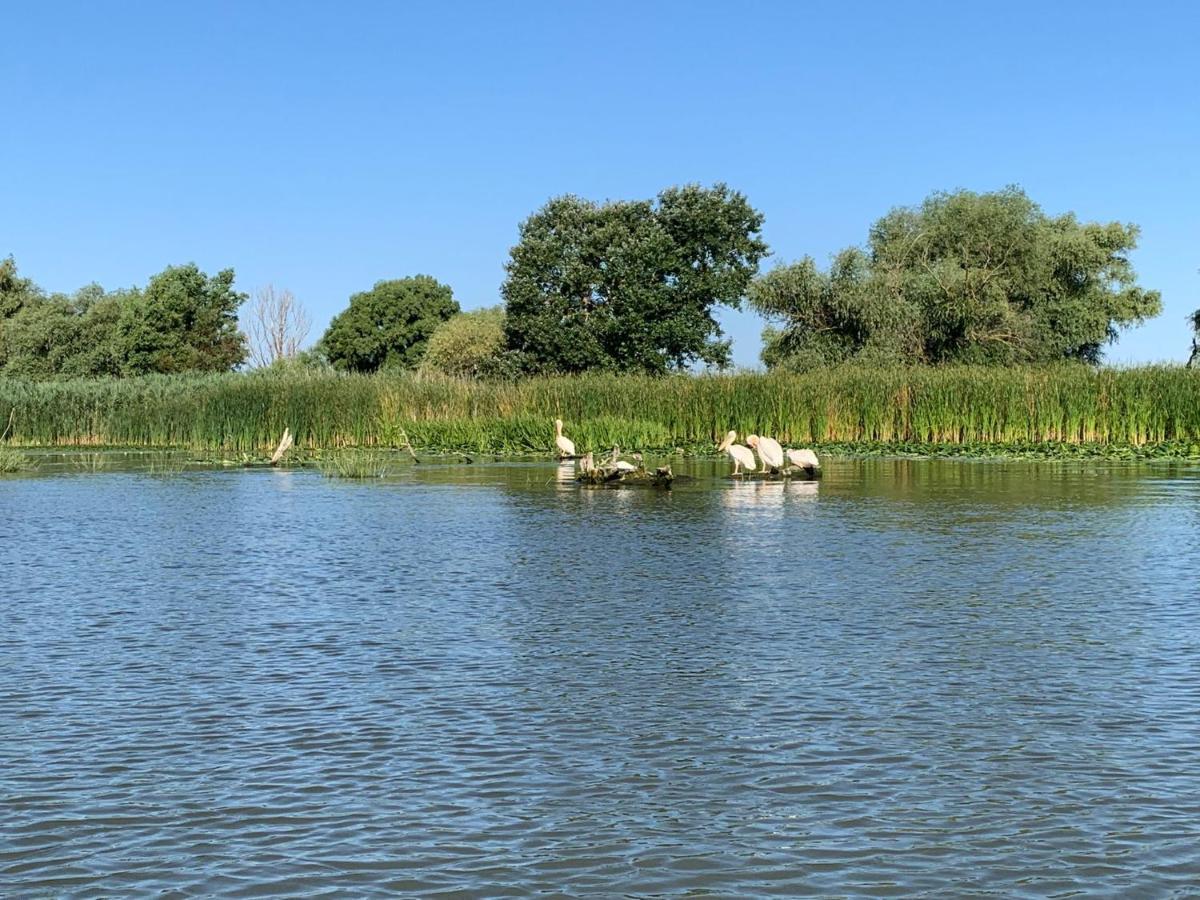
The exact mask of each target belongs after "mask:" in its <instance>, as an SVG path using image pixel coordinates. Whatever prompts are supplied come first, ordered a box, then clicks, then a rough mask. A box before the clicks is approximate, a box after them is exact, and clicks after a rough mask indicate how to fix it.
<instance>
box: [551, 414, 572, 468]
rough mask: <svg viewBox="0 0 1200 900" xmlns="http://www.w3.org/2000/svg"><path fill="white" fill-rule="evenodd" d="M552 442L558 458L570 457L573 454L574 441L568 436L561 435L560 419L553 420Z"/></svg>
mask: <svg viewBox="0 0 1200 900" xmlns="http://www.w3.org/2000/svg"><path fill="white" fill-rule="evenodd" d="M554 444H555V446H556V447H558V458H559V459H571V458H572V457H574V456H575V442H574V441H573V440H571V439H570V438H569V437H563V433H562V419H555V420H554Z"/></svg>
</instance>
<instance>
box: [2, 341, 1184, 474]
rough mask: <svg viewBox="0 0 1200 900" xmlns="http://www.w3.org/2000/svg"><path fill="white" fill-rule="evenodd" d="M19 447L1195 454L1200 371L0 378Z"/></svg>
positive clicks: (1061, 368)
mask: <svg viewBox="0 0 1200 900" xmlns="http://www.w3.org/2000/svg"><path fill="white" fill-rule="evenodd" d="M9 410H11V411H12V413H11V422H12V424H11V427H10V429H9V435H8V438H7V440H6V442H5V443H6V445H7V446H8V447H9V448H10V449H11V448H16V447H27V448H30V447H91V448H95V447H142V448H163V449H167V448H177V449H187V450H191V451H194V452H198V453H200V452H209V453H213V452H223V453H240V454H256V455H260V454H263V455H269V454H270V452H271V450H272V449H274V447H275V446H276V444H277V443H278V442H279V439H280V435H281V434H282V433H283V431H284V429H285V428H288V429H291V433H292V434H293V435H294V436H295V442H296V447H297V449H298V450H300V451H314V450H333V449H338V448H363V449H372V448H373V449H388V448H393V449H399V448H405V447H409V446H411V447H413V448H416V449H417V450H418V451H423V452H426V453H429V452H433V453H470V454H482V455H491V456H504V457H529V456H543V457H549V456H551V455H552V454H553V452H554V431H553V425H552V423H553V420H554V418H555V417H561V418H562V419H563V420H564V421H565V422H566V431H567V433H568V434H569V435H570V436H571V438H572V439H573V440H574V441H575V442H576V444H577V446H579V447H581V448H584V449H591V450H601V449H605V448H609V447H612V446H613V445H619V446H621V447H623V448H627V449H629V450H635V449H636V450H642V451H647V452H656V453H684V454H689V455H711V454H713V453H714V448H715V445H716V442H717V440H718V439H719V437H720V436H721V435H722V434H724V433H725V431H726V430H728V429H730V428H732V429H736V430H737V431H738V432H739V433H743V432H744V433H750V432H754V433H758V434H768V435H772V436H774V437H776V438H778V439H779V440H780V441H782V442H783V443H784V444H785V445H790V446H813V447H815V448H817V449H818V450H819V451H820V452H822V453H823V454H825V455H834V456H836V455H851V456H854V455H920V456H981V457H987V456H1002V457H1028V458H1145V459H1150V458H1190V459H1200V370H1196V369H1186V368H1183V367H1180V366H1142V367H1136V368H1092V367H1088V366H1084V365H1070V364H1067V365H1058V366H1051V367H1039V368H997V367H984V366H950V367H895V368H873V367H866V366H843V367H838V368H830V369H821V370H816V371H812V372H809V373H805V374H786V373H767V374H719V375H673V376H667V377H653V376H638V375H580V376H547V377H532V378H526V379H521V380H518V381H511V382H502V381H495V382H491V381H477V380H469V379H456V378H449V377H428V376H425V377H422V376H416V375H412V374H374V375H347V374H338V373H332V372H328V371H312V372H309V371H302V370H301V371H295V370H293V371H279V370H265V371H255V372H249V373H226V374H211V375H178V376H145V377H138V378H120V379H116V378H114V379H94V380H85V379H78V380H59V381H37V380H25V379H14V378H4V377H0V413H2V414H4V418H5V419H8V418H9V416H8V414H7V413H8V411H9Z"/></svg>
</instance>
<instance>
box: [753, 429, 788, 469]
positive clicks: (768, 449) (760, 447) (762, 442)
mask: <svg viewBox="0 0 1200 900" xmlns="http://www.w3.org/2000/svg"><path fill="white" fill-rule="evenodd" d="M746 446H748V447H749V448H750V449H751V450H757V451H758V458H759V459H760V460H762V465H763V470H764V471H770V470H771V469H778V468H780V467H782V466H783V447H781V446H780V445H779V441H777V440H775V438H769V437H759V436H758V435H757V434H748V435H746Z"/></svg>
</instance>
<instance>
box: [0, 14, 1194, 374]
mask: <svg viewBox="0 0 1200 900" xmlns="http://www.w3.org/2000/svg"><path fill="white" fill-rule="evenodd" d="M1198 28H1200V6H1197V5H1194V4H1191V3H1185V2H1177V3H1167V2H1161V3H1144V4H1132V3H1107V2H1095V0H1091V2H1061V3H1020V2H1006V3H962V2H955V3H916V2H914V3H905V4H899V3H894V2H886V3H884V2H881V3H837V4H834V3H823V4H817V3H802V2H779V3H768V2H747V3H738V4H733V3H708V2H697V0H691V2H679V3H669V2H662V3H651V2H632V3H625V2H604V3H593V2H570V3H567V2H546V3H532V2H523V3H510V4H500V3H459V4H449V3H448V4H430V3H423V4H417V3H399V2H389V3H368V2H355V3H347V4H333V3H323V4H316V3H303V2H286V3H284V2H278V3H273V2H253V3H246V2H238V3H201V2H196V3H187V4H182V3H180V4H175V3H161V2H155V3H135V2H117V0H112V2H104V3H78V4H72V3H46V4H34V3H22V4H13V5H10V6H8V7H7V8H6V11H5V14H4V34H5V40H4V43H5V49H4V52H3V54H0V96H3V98H4V104H3V117H4V121H5V124H6V128H5V133H4V134H3V136H0V174H2V176H3V182H2V184H3V186H2V188H0V197H2V198H3V202H2V204H0V256H4V255H8V254H10V253H11V254H12V255H13V256H15V257H16V260H17V264H18V266H19V267H20V269H21V271H22V273H23V274H25V275H27V276H29V277H32V278H33V279H34V280H35V281H37V282H38V283H39V284H41V285H43V286H44V287H46V288H48V289H51V290H64V291H65V290H73V289H75V288H77V287H79V286H81V285H83V284H86V283H88V282H91V281H97V282H99V283H101V284H103V285H104V286H105V287H108V288H117V287H122V286H128V285H131V284H140V283H144V282H145V281H146V279H147V277H148V276H150V275H151V274H153V273H154V272H157V271H159V270H161V269H162V268H163V267H165V266H166V265H168V264H170V263H178V262H186V261H195V262H196V263H198V264H199V265H200V266H201V267H202V268H205V269H208V270H216V269H220V268H224V267H226V266H232V267H234V268H235V269H236V270H237V275H238V285H239V287H240V288H241V289H242V290H246V291H252V290H253V289H254V288H255V287H257V286H259V285H263V284H266V283H268V282H270V283H273V284H275V285H276V286H277V287H288V288H290V289H291V290H293V291H294V292H295V293H296V295H297V296H298V297H299V298H300V299H301V300H302V301H303V302H304V303H305V304H306V305H307V306H308V307H309V308H310V309H311V310H312V312H313V317H314V320H315V322H316V325H317V328H315V329H314V335H313V336H314V337H316V336H317V335H319V332H320V330H321V329H323V327H324V326H325V324H326V323H327V322H328V320H329V318H330V317H331V316H332V315H333V314H335V313H336V312H338V311H339V310H340V309H342V308H343V307H344V306H345V304H346V301H347V298H348V297H349V295H350V294H351V293H353V292H355V291H358V290H362V289H365V288H368V287H370V285H371V284H373V283H374V282H375V281H377V280H379V279H382V278H394V277H401V276H404V275H410V274H416V273H427V274H430V275H433V276H435V277H437V278H439V279H441V280H442V281H445V282H447V283H449V284H450V285H451V286H452V287H453V288H454V291H455V295H456V296H457V298H458V299H459V301H460V302H461V303H462V305H463V306H464V307H466V308H471V307H477V306H484V305H489V304H492V303H495V302H496V301H497V299H498V291H499V286H500V283H501V281H502V279H503V265H504V261H505V259H506V257H507V253H508V249H509V247H510V246H511V245H512V244H513V242H514V241H515V238H516V234H517V225H518V223H519V222H520V220H521V219H523V218H524V217H525V216H527V215H528V214H529V213H530V212H532V211H533V210H534V209H536V208H537V207H539V206H540V205H542V204H543V203H544V202H545V201H546V200H547V199H548V198H549V197H552V196H555V195H558V194H562V193H567V192H570V193H576V194H580V195H583V196H586V197H590V198H594V199H604V198H637V197H650V196H653V195H654V194H655V193H656V192H657V191H658V190H660V189H661V188H663V187H665V186H668V185H671V184H678V183H683V182H689V181H698V182H703V183H711V182H715V181H725V182H727V183H729V184H730V185H732V186H733V187H735V188H737V189H738V190H741V191H743V192H744V193H746V194H747V196H748V197H749V198H750V201H751V202H752V203H753V204H754V205H755V206H757V207H758V208H759V209H761V210H762V211H763V212H764V214H765V215H766V225H765V227H764V235H765V237H766V239H767V241H768V242H769V243H770V245H771V247H772V250H773V253H774V256H773V259H772V260H771V261H769V262H768V266H769V265H771V264H772V263H773V262H779V261H788V260H792V259H796V258H799V257H801V256H803V255H805V254H811V255H813V256H815V257H816V258H817V259H818V260H820V261H825V260H826V259H827V258H828V256H829V255H830V254H831V253H833V252H834V251H836V250H838V249H840V248H841V247H844V246H846V245H848V244H852V243H860V242H862V241H863V240H864V239H865V236H866V231H867V228H868V226H869V224H870V223H871V222H872V221H874V219H876V218H877V217H878V216H879V215H881V214H883V213H884V212H885V211H886V210H887V209H888V208H890V207H892V206H896V205H901V204H911V203H916V202H919V201H920V200H921V199H922V198H923V197H924V196H925V195H926V194H927V193H929V192H930V191H932V190H935V189H952V188H956V187H966V188H971V189H973V190H989V189H994V188H998V187H1001V186H1003V185H1006V184H1011V183H1016V184H1020V185H1021V186H1022V187H1024V188H1025V189H1026V191H1027V192H1028V193H1029V194H1030V195H1031V196H1032V197H1033V198H1034V199H1035V200H1036V201H1038V202H1039V203H1041V204H1042V206H1043V207H1044V208H1045V209H1046V210H1047V211H1048V212H1050V213H1059V212H1065V211H1067V210H1074V211H1076V212H1077V213H1078V214H1079V215H1080V216H1081V217H1082V218H1085V219H1101V220H1113V219H1115V220H1120V221H1124V222H1136V223H1137V224H1139V225H1140V226H1141V227H1142V239H1141V246H1140V248H1139V249H1138V251H1137V252H1136V254H1135V256H1134V260H1135V264H1136V267H1137V269H1138V271H1139V274H1140V275H1141V280H1142V283H1143V284H1144V285H1145V286H1147V287H1153V288H1158V289H1159V290H1161V291H1162V292H1163V299H1164V313H1163V315H1162V316H1161V317H1160V318H1159V319H1157V320H1155V321H1154V322H1152V323H1150V324H1148V325H1147V326H1145V327H1144V328H1141V329H1139V330H1137V331H1134V332H1131V333H1130V334H1128V335H1127V336H1126V337H1124V338H1123V339H1122V340H1121V342H1120V343H1119V344H1118V345H1117V346H1116V347H1114V348H1113V349H1112V350H1111V351H1110V354H1109V358H1110V359H1111V360H1113V361H1115V362H1132V361H1148V360H1167V359H1176V360H1178V359H1183V358H1185V357H1186V354H1187V350H1188V346H1189V344H1188V339H1187V335H1186V330H1185V326H1184V323H1183V317H1184V315H1186V314H1187V313H1188V312H1190V311H1191V310H1193V309H1195V308H1196V307H1197V306H1200V274H1198V272H1197V270H1198V269H1200V99H1198V98H1200V70H1198V69H1197V66H1196V34H1197V31H1198ZM723 320H724V322H725V323H726V326H727V331H728V333H729V334H730V336H732V337H733V339H734V356H735V360H736V362H737V363H739V364H741V365H753V364H755V363H756V362H757V357H758V351H759V337H758V335H759V332H760V330H761V322H760V321H759V320H758V319H757V317H755V316H754V315H753V314H750V313H729V314H726V315H724V316H723Z"/></svg>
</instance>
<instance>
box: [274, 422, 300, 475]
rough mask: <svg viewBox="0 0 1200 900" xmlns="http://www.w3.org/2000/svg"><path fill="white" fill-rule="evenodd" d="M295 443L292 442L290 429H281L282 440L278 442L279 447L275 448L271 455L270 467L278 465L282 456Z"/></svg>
mask: <svg viewBox="0 0 1200 900" xmlns="http://www.w3.org/2000/svg"><path fill="white" fill-rule="evenodd" d="M294 443H295V441H293V440H292V430H291V429H290V428H285V429H283V438H282V439H280V441H279V446H278V447H276V448H275V452H274V453H272V454H271V465H273V466H277V465H279V462H280V460H282V459H283V455H284V454H285V453H287V452H288V451H289V450H291V449H292V445H293V444H294Z"/></svg>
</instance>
